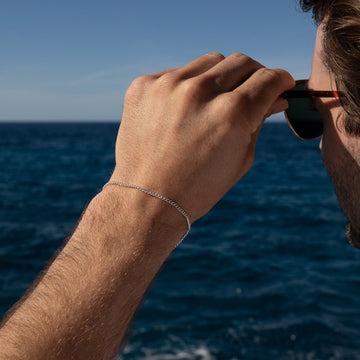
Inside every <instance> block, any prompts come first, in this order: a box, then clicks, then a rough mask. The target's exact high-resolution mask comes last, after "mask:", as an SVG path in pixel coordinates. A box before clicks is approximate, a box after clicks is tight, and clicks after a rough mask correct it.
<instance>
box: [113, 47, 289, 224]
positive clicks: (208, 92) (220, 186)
mask: <svg viewBox="0 0 360 360" xmlns="http://www.w3.org/2000/svg"><path fill="white" fill-rule="evenodd" d="M294 85H295V82H294V80H293V78H292V77H291V76H290V75H289V74H288V73H287V72H286V71H284V70H270V69H266V68H264V67H263V66H262V65H260V64H259V63H258V62H256V61H254V60H252V59H250V58H249V57H247V56H245V55H242V54H238V53H236V54H233V55H231V56H229V57H228V58H224V57H223V56H222V55H220V54H217V53H210V54H207V55H204V56H202V57H200V58H198V59H196V60H194V61H192V62H191V63H190V64H188V65H187V66H185V67H182V68H177V69H172V70H167V71H164V72H161V73H157V74H154V75H147V76H142V77H139V78H138V79H136V80H135V81H134V82H133V83H132V84H131V86H130V88H129V89H128V91H127V93H126V96H125V103H124V113H123V118H122V121H121V126H120V129H119V133H118V138H117V145H116V167H115V170H114V173H113V176H112V179H111V180H119V181H124V182H128V183H131V184H136V185H138V186H141V187H144V188H146V189H149V190H152V191H155V192H157V193H160V194H162V195H164V196H166V197H168V198H170V199H172V200H174V201H176V202H177V203H178V204H179V205H180V206H181V207H183V209H184V210H185V211H186V212H187V213H188V214H189V215H190V218H191V220H192V221H195V220H196V219H198V218H200V217H201V216H203V215H204V214H205V213H207V212H208V211H209V210H210V209H211V208H212V207H213V206H214V205H215V203H216V202H217V201H219V200H220V199H221V198H222V197H223V196H224V194H225V193H226V192H227V191H228V190H229V189H230V188H231V187H232V186H233V185H234V184H235V183H236V182H237V181H238V180H239V179H240V178H241V177H242V176H243V175H244V174H245V173H246V172H247V171H248V170H249V169H250V167H251V165H252V163H253V159H254V150H255V143H256V139H257V136H258V134H259V131H260V128H261V126H262V124H263V121H264V120H265V118H266V117H267V116H269V115H271V114H273V113H276V112H280V111H283V110H285V109H286V108H287V101H286V100H285V99H283V98H281V97H279V96H280V94H281V93H282V92H284V91H285V90H288V89H290V88H292V87H293V86H294Z"/></svg>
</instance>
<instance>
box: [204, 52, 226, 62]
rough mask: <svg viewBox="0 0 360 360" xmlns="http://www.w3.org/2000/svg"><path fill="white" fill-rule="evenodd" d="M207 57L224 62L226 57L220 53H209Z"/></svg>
mask: <svg viewBox="0 0 360 360" xmlns="http://www.w3.org/2000/svg"><path fill="white" fill-rule="evenodd" d="M206 55H207V56H211V57H213V58H216V59H218V60H220V61H221V60H224V59H225V56H224V55H223V54H221V53H219V52H209V53H208V54H206Z"/></svg>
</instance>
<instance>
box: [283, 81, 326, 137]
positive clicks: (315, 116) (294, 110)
mask: <svg viewBox="0 0 360 360" xmlns="http://www.w3.org/2000/svg"><path fill="white" fill-rule="evenodd" d="M293 90H305V84H298V85H296V86H295V88H294V89H293ZM287 100H288V103H289V108H288V109H287V110H286V112H285V113H286V116H287V120H288V122H289V124H290V126H291V128H292V129H293V131H294V132H295V133H296V135H297V136H299V137H300V138H301V139H315V138H317V137H319V136H321V135H322V133H323V121H322V118H321V116H320V114H319V112H318V111H317V110H316V109H315V108H314V104H313V100H312V99H311V98H310V97H306V98H288V99H287Z"/></svg>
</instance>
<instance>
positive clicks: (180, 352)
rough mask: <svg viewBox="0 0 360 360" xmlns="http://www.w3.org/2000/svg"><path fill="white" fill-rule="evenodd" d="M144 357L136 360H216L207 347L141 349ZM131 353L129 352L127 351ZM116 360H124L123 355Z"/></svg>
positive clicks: (115, 359)
mask: <svg viewBox="0 0 360 360" xmlns="http://www.w3.org/2000/svg"><path fill="white" fill-rule="evenodd" d="M141 350H142V352H143V353H144V355H143V356H139V357H136V360H145V359H146V360H215V357H214V356H212V355H211V352H210V350H209V349H208V348H207V347H205V346H199V347H198V348H195V347H194V348H189V349H173V350H165V349H160V350H155V349H141ZM126 353H129V351H126ZM114 360H123V357H122V356H121V355H117V356H116V357H115V358H114Z"/></svg>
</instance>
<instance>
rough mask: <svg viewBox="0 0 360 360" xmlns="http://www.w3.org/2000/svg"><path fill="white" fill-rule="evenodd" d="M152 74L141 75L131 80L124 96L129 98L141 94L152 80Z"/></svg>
mask: <svg viewBox="0 0 360 360" xmlns="http://www.w3.org/2000/svg"><path fill="white" fill-rule="evenodd" d="M153 78H154V77H153V76H152V75H142V76H139V77H137V78H136V79H135V80H133V81H132V83H131V84H130V86H129V88H128V89H127V91H126V94H125V98H126V99H129V98H132V97H136V96H139V95H141V94H142V93H143V92H144V90H145V88H146V87H147V86H148V85H149V84H150V83H151V82H152V81H153Z"/></svg>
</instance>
